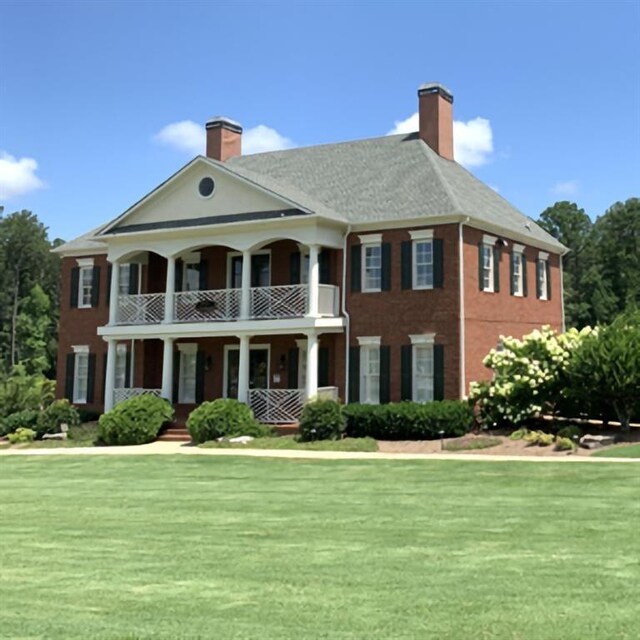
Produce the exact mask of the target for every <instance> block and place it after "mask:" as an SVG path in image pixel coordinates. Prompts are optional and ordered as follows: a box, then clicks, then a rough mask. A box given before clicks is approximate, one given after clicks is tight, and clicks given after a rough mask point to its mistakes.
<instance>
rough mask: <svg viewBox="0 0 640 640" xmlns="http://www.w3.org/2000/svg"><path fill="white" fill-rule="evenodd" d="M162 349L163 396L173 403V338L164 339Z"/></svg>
mask: <svg viewBox="0 0 640 640" xmlns="http://www.w3.org/2000/svg"><path fill="white" fill-rule="evenodd" d="M162 341H163V342H164V346H163V349H162V391H161V395H162V397H163V398H166V399H167V400H168V401H169V402H172V401H173V398H172V396H173V338H163V339H162Z"/></svg>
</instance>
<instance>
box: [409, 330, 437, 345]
mask: <svg viewBox="0 0 640 640" xmlns="http://www.w3.org/2000/svg"><path fill="white" fill-rule="evenodd" d="M435 337H436V334H435V333H421V334H414V335H410V336H409V340H411V344H426V345H430V344H433V343H434V341H435Z"/></svg>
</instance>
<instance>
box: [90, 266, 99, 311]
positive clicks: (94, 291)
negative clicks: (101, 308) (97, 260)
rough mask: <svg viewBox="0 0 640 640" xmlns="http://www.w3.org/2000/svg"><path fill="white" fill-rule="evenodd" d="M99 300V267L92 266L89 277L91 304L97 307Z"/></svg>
mask: <svg viewBox="0 0 640 640" xmlns="http://www.w3.org/2000/svg"><path fill="white" fill-rule="evenodd" d="M99 300H100V267H93V277H92V279H91V306H92V307H97V306H98V302H99Z"/></svg>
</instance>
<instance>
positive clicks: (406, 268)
mask: <svg viewBox="0 0 640 640" xmlns="http://www.w3.org/2000/svg"><path fill="white" fill-rule="evenodd" d="M411 245H412V243H411V241H410V240H404V241H403V243H402V244H401V245H400V286H401V287H402V288H403V289H411V288H412V282H411V280H412V277H411V274H412V272H413V265H412V264H411V261H412V259H413V256H412V246H411Z"/></svg>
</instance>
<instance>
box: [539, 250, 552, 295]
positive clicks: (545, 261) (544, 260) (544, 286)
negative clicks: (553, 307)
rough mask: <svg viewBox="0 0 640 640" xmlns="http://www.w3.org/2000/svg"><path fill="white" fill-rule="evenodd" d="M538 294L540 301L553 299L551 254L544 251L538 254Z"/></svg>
mask: <svg viewBox="0 0 640 640" xmlns="http://www.w3.org/2000/svg"><path fill="white" fill-rule="evenodd" d="M536 293H537V295H538V299H540V300H549V299H550V298H551V281H550V274H549V254H548V253H544V252H542V251H541V252H540V253H539V254H538V260H537V261H536Z"/></svg>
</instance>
